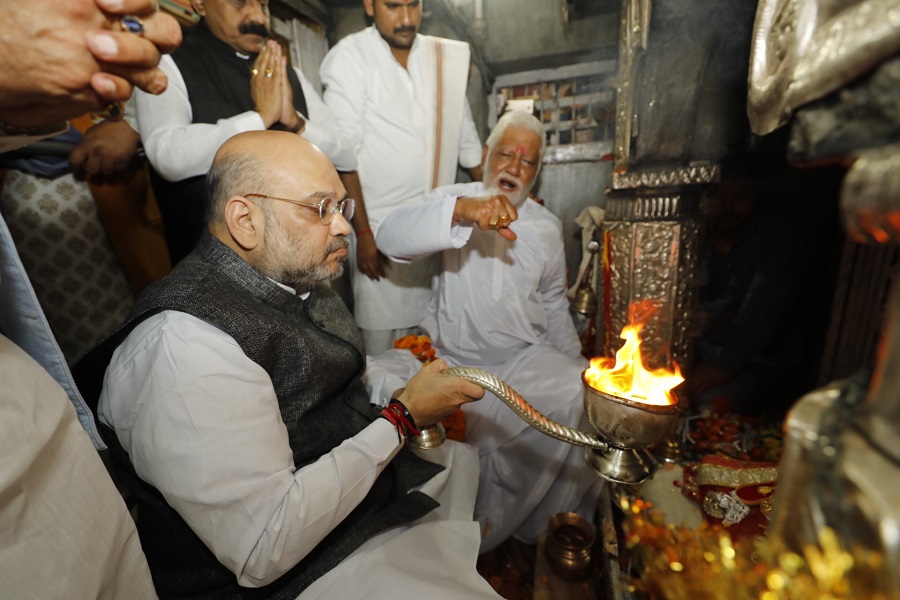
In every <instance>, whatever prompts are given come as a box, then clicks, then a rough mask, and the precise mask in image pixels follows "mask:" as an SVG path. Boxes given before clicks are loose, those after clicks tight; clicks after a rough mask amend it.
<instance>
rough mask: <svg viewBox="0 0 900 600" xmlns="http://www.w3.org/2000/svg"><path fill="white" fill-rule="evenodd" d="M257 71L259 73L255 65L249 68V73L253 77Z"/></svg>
mask: <svg viewBox="0 0 900 600" xmlns="http://www.w3.org/2000/svg"><path fill="white" fill-rule="evenodd" d="M258 73H259V69H257V68H256V67H253V68H252V69H250V74H251V75H253V76H254V77H256V75H257V74H258Z"/></svg>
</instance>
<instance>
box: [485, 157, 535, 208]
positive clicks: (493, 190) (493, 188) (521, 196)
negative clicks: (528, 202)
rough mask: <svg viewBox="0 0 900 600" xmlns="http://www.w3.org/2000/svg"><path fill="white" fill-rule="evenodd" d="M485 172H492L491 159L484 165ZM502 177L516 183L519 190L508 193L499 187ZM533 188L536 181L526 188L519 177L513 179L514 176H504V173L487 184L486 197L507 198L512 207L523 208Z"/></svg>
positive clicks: (498, 174) (497, 175)
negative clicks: (498, 183)
mask: <svg viewBox="0 0 900 600" xmlns="http://www.w3.org/2000/svg"><path fill="white" fill-rule="evenodd" d="M484 172H485V174H488V173H490V172H491V161H490V159H488V160H487V161H485V163H484ZM501 176H503V177H506V178H507V179H512V180H513V181H515V182H516V184H517V185H518V186H519V188H518V189H517V190H516V191H514V192H507V191H506V190H504V189H501V188H500V186H499V185H497V182H498V181H499V179H500V177H501ZM532 187H534V181H532V182H531V185H529V186H527V187H526V186H524V185H522V180H521V179H519V178H518V177H513V176H512V175H504V174H503V173H497V174H496V175H495V176H494V179H493V180H491V181H490V182H485V184H484V191H485V196H487V197H488V198H490V197H492V196H506V198H507V199H508V200H509V201H510V202H511V203H512V205H513V206H515V207H516V208H518V207H520V206H522V203H523V202H525V199H526V198H528V194H529V193H530V192H531V188H532Z"/></svg>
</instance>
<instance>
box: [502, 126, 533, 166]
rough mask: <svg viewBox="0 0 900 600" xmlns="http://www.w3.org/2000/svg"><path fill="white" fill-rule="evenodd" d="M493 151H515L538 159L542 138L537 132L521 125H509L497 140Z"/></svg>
mask: <svg viewBox="0 0 900 600" xmlns="http://www.w3.org/2000/svg"><path fill="white" fill-rule="evenodd" d="M492 150H493V151H500V150H502V151H504V152H514V153H516V154H519V155H521V156H526V157H529V158H532V159H536V158H537V157H538V154H539V153H540V151H541V139H540V137H538V135H537V133H535V132H534V131H531V130H530V129H523V128H521V127H507V128H506V130H505V131H504V132H503V134H502V135H501V136H500V139H498V140H497V143H496V144H495V146H494V148H493V149H492Z"/></svg>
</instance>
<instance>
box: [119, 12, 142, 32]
mask: <svg viewBox="0 0 900 600" xmlns="http://www.w3.org/2000/svg"><path fill="white" fill-rule="evenodd" d="M119 27H120V28H121V29H122V31H124V32H126V33H133V34H134V35H137V36H140V37H144V22H143V21H142V20H141V19H140V18H139V17H136V16H134V15H125V16H124V17H122V18H121V19H119Z"/></svg>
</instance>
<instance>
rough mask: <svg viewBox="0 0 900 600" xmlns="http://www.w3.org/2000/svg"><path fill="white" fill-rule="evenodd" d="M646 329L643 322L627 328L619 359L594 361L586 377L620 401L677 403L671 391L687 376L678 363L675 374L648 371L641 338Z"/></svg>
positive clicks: (671, 372) (624, 331) (594, 385)
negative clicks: (683, 374)
mask: <svg viewBox="0 0 900 600" xmlns="http://www.w3.org/2000/svg"><path fill="white" fill-rule="evenodd" d="M643 328H644V324H643V323H633V324H631V325H626V326H625V327H624V328H623V329H622V334H621V336H620V337H621V338H622V339H623V340H625V345H624V346H622V347H621V348H619V350H618V352H616V358H615V359H612V358H608V357H598V358H592V359H591V366H590V368H588V369H587V370H586V371H585V372H584V378H585V380H586V381H587V382H588V384H589V385H590V386H591V387H592V388H594V389H595V390H599V391H601V392H604V393H607V394H612V395H613V396H618V397H619V398H627V399H629V400H634V401H637V402H643V403H645V404H656V405H660V406H665V405H668V404H675V403H676V402H677V399H676V398H675V396H674V394H672V392H671V390H672V388H674V387H675V386H677V385H678V384H679V383H681V382H682V381H684V377H682V376H681V370H680V369H679V368H678V365H677V364H674V363H673V365H672V366H673V367H674V370H671V371H670V370H669V369H666V368H664V367H662V368H659V369H653V370H647V369H645V368H644V361H643V359H642V357H641V340H640V336H639V334H640V331H641V329H643Z"/></svg>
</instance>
